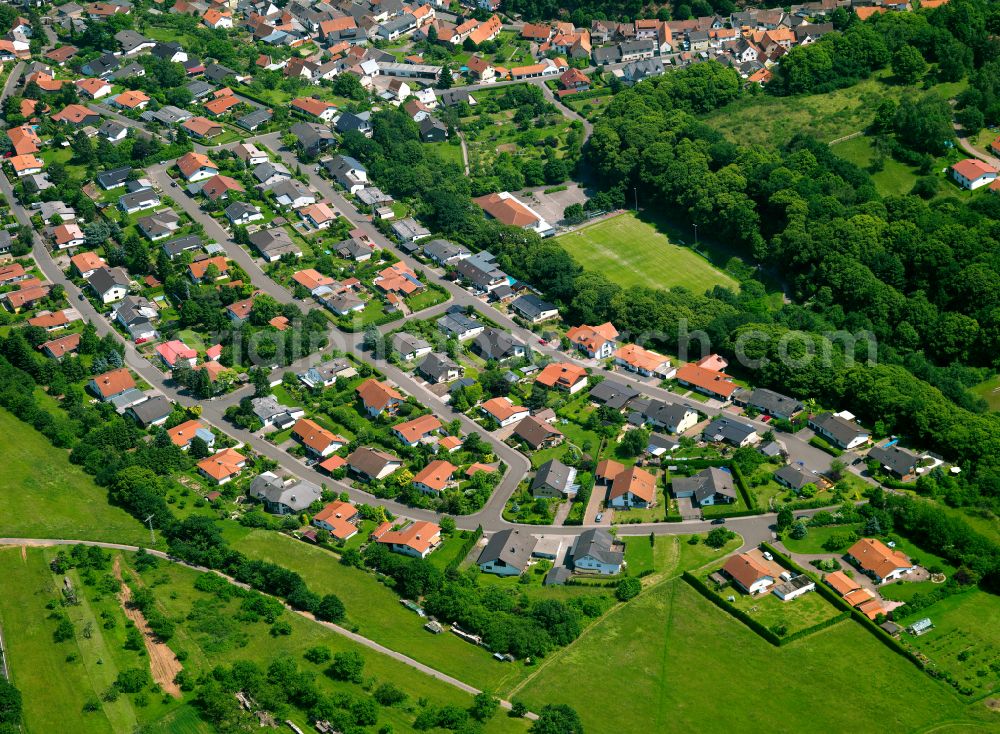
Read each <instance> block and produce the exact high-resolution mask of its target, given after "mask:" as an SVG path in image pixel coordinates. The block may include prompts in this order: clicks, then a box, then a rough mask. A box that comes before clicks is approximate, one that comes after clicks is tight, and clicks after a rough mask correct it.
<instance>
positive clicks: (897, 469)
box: [868, 444, 918, 481]
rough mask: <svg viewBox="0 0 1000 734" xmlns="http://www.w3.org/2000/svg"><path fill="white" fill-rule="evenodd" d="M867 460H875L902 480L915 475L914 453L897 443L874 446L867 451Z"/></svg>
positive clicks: (916, 459) (915, 460)
mask: <svg viewBox="0 0 1000 734" xmlns="http://www.w3.org/2000/svg"><path fill="white" fill-rule="evenodd" d="M868 458H869V460H874V461H877V462H878V464H879V466H881V467H882V468H883V469H884V470H885V471H887V472H889V473H890V474H891V475H892V476H894V477H896V478H897V479H901V480H903V481H907V480H910V479H913V478H914V477H915V476H916V475H917V461H918V458H917V456H916V454H913V453H910V452H909V451H907V450H906V449H904V448H901V447H900V446H899V445H897V444H893V445H892V446H876V447H874V448H873V449H872V450H871V451H869V452H868Z"/></svg>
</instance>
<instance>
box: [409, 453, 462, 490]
mask: <svg viewBox="0 0 1000 734" xmlns="http://www.w3.org/2000/svg"><path fill="white" fill-rule="evenodd" d="M456 471H458V467H457V466H455V465H454V464H452V463H451V462H450V461H442V460H441V459H435V460H434V461H432V462H430V463H429V464H428V465H427V466H425V467H424V468H423V469H421V470H420V471H419V472H417V473H416V475H415V476H414V477H413V486H414V487H416V488H417V489H418V490H420V491H421V492H423V493H424V494H430V495H436V494H438V493H440V492H443V491H444V490H446V489H447V488H448V487H450V486H452V484H453V482H452V479H451V478H452V476H453V475H454V474H455V472H456Z"/></svg>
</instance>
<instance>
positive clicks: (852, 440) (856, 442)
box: [809, 413, 871, 449]
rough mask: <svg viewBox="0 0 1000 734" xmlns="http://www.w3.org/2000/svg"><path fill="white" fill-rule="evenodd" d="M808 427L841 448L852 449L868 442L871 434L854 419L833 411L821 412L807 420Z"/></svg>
mask: <svg viewBox="0 0 1000 734" xmlns="http://www.w3.org/2000/svg"><path fill="white" fill-rule="evenodd" d="M809 427H810V428H812V429H813V430H814V431H815V432H816V433H818V434H819V435H820V436H822V437H823V438H825V439H826V440H828V441H830V442H831V443H832V444H834V445H835V446H837V447H839V448H842V449H853V448H855V447H857V446H861V445H862V444H864V443H867V442H868V439H869V438H871V434H869V433H868V431H866V430H865V429H863V428H862V427H861V426H859V425H858V424H857V423H855V422H854V421H851V420H848V419H847V418H845V417H843V416H841V415H837V414H835V413H821V414H820V415H817V416H813V417H812V418H811V419H810V420H809Z"/></svg>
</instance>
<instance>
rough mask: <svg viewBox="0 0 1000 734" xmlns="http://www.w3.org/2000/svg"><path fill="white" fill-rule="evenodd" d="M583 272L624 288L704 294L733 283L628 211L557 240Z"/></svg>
mask: <svg viewBox="0 0 1000 734" xmlns="http://www.w3.org/2000/svg"><path fill="white" fill-rule="evenodd" d="M556 242H557V243H558V244H559V245H560V246H561V247H562V248H563V249H565V250H566V251H567V252H568V253H569V254H570V255H572V256H573V258H574V259H575V260H576V261H577V262H578V263H580V265H582V266H583V267H584V268H585V269H586V270H593V271H596V272H601V273H604V274H605V275H606V276H607V277H608V278H609V279H610V280H612V281H614V282H615V283H618V284H619V285H621V286H624V287H626V288H629V287H633V286H646V287H649V288H670V287H673V286H678V285H682V286H685V287H686V288H689V289H691V290H692V291H694V292H696V293H702V292H704V291H705V290H708V289H710V288H712V287H714V286H716V285H721V286H725V287H728V288H736V287H737V286H736V281H735V280H734V279H733V278H731V277H730V276H729V275H727V274H726V273H723V272H722V271H721V270H718V269H717V268H716V267H715V266H713V265H712V263H710V262H709V261H708V260H706V259H705V258H704V257H702V256H701V255H699V254H698V253H696V252H694V251H693V250H692V249H690V248H689V247H682V246H680V245H678V244H675V243H674V242H672V241H671V240H670V238H668V237H667V236H666V235H665V234H664V233H662V232H661V231H659V230H658V229H657V228H655V227H654V226H653V225H651V224H648V223H647V222H644V221H642V220H640V219H638V218H636V217H635V215H633V214H630V213H625V214H620V215H618V216H615V217H610V218H608V219H603V220H601V221H599V222H596V223H594V224H591V225H588V226H585V227H582V228H581V229H578V230H575V231H573V232H570V233H568V234H564V235H561V236H559V237H557V238H556Z"/></svg>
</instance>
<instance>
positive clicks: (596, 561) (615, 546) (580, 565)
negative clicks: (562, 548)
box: [573, 528, 625, 576]
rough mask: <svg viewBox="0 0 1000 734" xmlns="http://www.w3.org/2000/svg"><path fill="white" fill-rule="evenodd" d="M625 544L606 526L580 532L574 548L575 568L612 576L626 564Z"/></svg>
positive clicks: (619, 571)
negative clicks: (605, 527)
mask: <svg viewBox="0 0 1000 734" xmlns="http://www.w3.org/2000/svg"><path fill="white" fill-rule="evenodd" d="M624 549H625V546H624V544H623V543H622V542H621V541H619V540H617V539H616V538H615V537H614V536H613V535H611V533H609V532H608V531H607V530H605V529H604V528H592V529H590V530H585V531H583V532H582V533H580V536H579V537H578V538H577V539H576V545H575V546H574V548H573V568H574V569H575V570H577V571H581V572H584V573H595V574H600V575H602V576H611V575H614V574H617V573H621V570H622V566H624V565H625V550H624Z"/></svg>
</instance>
